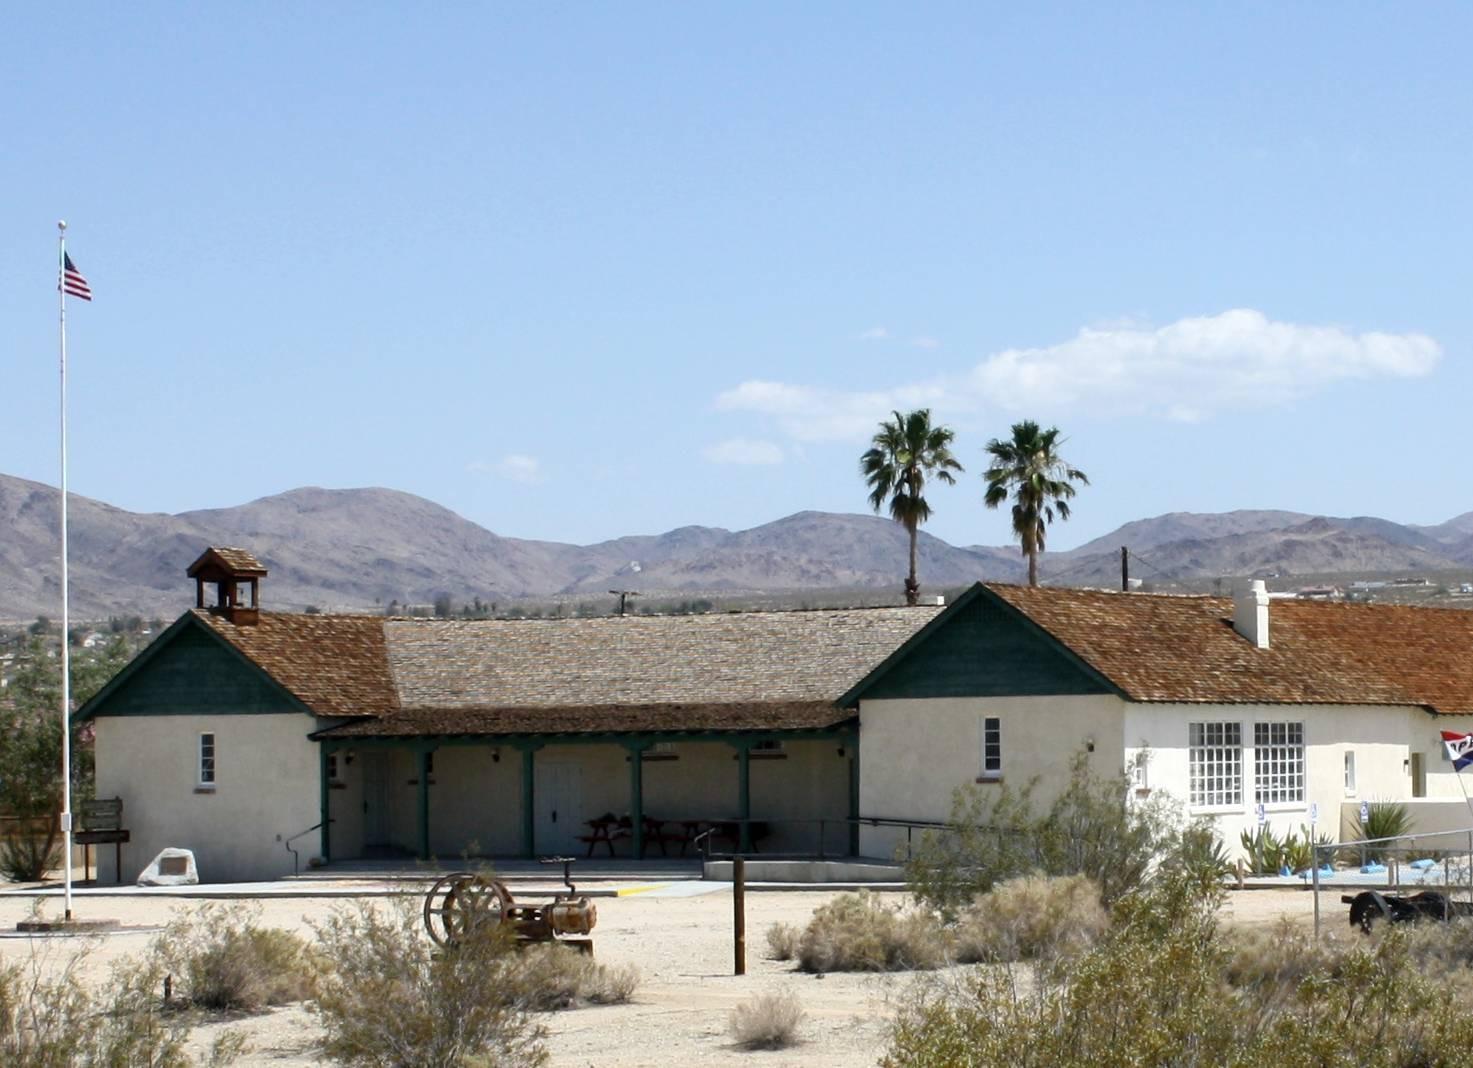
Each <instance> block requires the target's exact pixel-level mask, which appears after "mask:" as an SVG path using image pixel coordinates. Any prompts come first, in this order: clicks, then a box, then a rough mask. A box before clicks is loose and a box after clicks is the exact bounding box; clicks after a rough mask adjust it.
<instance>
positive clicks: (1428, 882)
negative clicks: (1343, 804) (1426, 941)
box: [1310, 828, 1473, 936]
mask: <svg viewBox="0 0 1473 1068" xmlns="http://www.w3.org/2000/svg"><path fill="white" fill-rule="evenodd" d="M1336 860H1339V861H1340V863H1342V864H1352V865H1357V866H1358V867H1357V869H1356V870H1354V871H1351V872H1339V871H1337V872H1334V874H1333V875H1330V876H1325V877H1324V878H1322V877H1321V876H1322V872H1321V866H1322V865H1325V866H1332V865H1333V862H1334V861H1336ZM1368 862H1370V863H1368ZM1371 864H1375V865H1376V866H1377V867H1376V868H1375V869H1373V870H1370V871H1363V870H1361V869H1366V868H1368V867H1371ZM1331 870H1332V871H1333V867H1332V868H1331ZM1327 879H1333V880H1334V882H1335V884H1336V885H1337V886H1338V887H1340V888H1347V887H1354V886H1359V887H1363V888H1365V889H1385V890H1401V889H1410V888H1416V889H1419V890H1425V889H1436V890H1438V891H1439V892H1441V893H1442V894H1443V895H1444V896H1445V897H1446V898H1447V899H1448V900H1450V901H1451V900H1455V899H1457V897H1458V895H1459V894H1466V895H1467V900H1468V901H1469V902H1473V828H1469V829H1458V830H1447V831H1426V832H1424V833H1421V834H1403V835H1396V836H1394V837H1390V838H1362V839H1357V840H1355V841H1350V842H1340V843H1324V844H1315V845H1314V847H1313V851H1312V854H1311V875H1310V883H1311V886H1312V887H1313V890H1314V933H1315V935H1316V936H1318V935H1319V933H1320V890H1321V889H1322V887H1323V886H1324V883H1325V881H1326V880H1327Z"/></svg>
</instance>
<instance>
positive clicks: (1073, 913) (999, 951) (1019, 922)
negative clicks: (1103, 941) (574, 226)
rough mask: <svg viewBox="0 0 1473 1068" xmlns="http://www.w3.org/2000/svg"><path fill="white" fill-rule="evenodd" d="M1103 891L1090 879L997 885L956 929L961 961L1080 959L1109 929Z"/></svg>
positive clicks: (1034, 878) (1029, 878)
mask: <svg viewBox="0 0 1473 1068" xmlns="http://www.w3.org/2000/svg"><path fill="white" fill-rule="evenodd" d="M1109 922H1110V920H1109V916H1108V915H1107V914H1106V913H1105V907H1104V906H1103V905H1102V904H1100V891H1099V888H1098V887H1096V886H1095V885H1094V883H1093V882H1091V881H1090V879H1089V877H1088V876H1085V875H1065V876H1061V877H1059V878H1053V879H1051V878H1049V877H1047V876H1043V875H1025V876H1023V877H1021V878H1017V879H1009V880H1008V881H1007V882H1002V883H998V884H997V885H996V886H994V887H993V888H992V889H991V890H990V891H988V892H987V893H986V894H983V895H982V896H981V897H979V898H978V899H977V900H976V901H975V902H973V904H972V906H971V907H970V908H968V909H967V910H966V911H965V912H964V913H963V914H962V917H961V920H960V922H959V923H958V924H957V930H956V959H957V960H958V961H959V962H961V963H963V964H969V963H973V962H977V961H1013V960H1029V959H1033V958H1037V957H1056V956H1061V955H1068V954H1074V953H1078V952H1080V951H1082V950H1084V949H1086V948H1088V947H1089V946H1090V945H1092V944H1093V943H1094V942H1095V940H1096V939H1097V938H1098V937H1099V936H1100V934H1101V932H1103V931H1104V930H1105V928H1106V927H1107V926H1109Z"/></svg>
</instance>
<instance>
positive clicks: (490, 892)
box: [424, 872, 512, 947]
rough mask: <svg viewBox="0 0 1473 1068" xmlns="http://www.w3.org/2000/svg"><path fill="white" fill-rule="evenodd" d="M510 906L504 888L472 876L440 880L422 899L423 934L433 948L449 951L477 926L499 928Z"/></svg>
mask: <svg viewBox="0 0 1473 1068" xmlns="http://www.w3.org/2000/svg"><path fill="white" fill-rule="evenodd" d="M511 904H512V896H511V893H510V892H509V891H508V890H507V889H506V887H505V886H504V885H502V884H501V883H499V882H496V881H495V880H493V879H488V878H486V877H485V876H484V875H477V874H475V873H473V872H454V873H452V874H450V875H445V876H442V877H441V878H440V879H439V880H437V881H436V883H435V885H434V886H432V887H430V892H429V893H428V894H426V895H425V905H424V919H425V930H427V931H428V932H429V933H430V938H431V939H432V940H433V941H434V943H435V944H436V945H437V946H447V947H453V946H456V945H458V944H459V943H460V942H461V940H462V939H464V938H465V936H466V935H467V934H468V933H469V932H471V931H473V930H475V929H476V928H477V927H479V926H480V925H481V924H485V923H489V924H499V923H500V922H501V921H502V918H503V917H504V916H505V915H506V910H507V909H508V908H509V907H510V906H511Z"/></svg>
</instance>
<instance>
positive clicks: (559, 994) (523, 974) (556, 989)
mask: <svg viewBox="0 0 1473 1068" xmlns="http://www.w3.org/2000/svg"><path fill="white" fill-rule="evenodd" d="M517 966H518V973H519V974H518V977H517V981H518V983H519V984H520V985H521V986H522V988H523V991H524V993H523V1004H524V1005H525V1007H526V1008H528V1009H531V1010H533V1011H536V1012H552V1011H555V1010H557V1009H571V1008H575V1007H577V1006H579V1005H622V1004H624V1003H625V1002H626V1001H628V1000H629V999H630V998H631V997H633V996H634V990H635V988H636V987H638V986H639V973H638V972H637V971H635V970H634V968H632V967H631V966H629V965H623V966H621V967H617V968H611V967H609V966H608V965H605V964H599V963H598V962H597V961H595V960H594V959H593V958H592V957H591V956H588V955H587V954H584V953H579V952H578V951H577V950H574V949H570V948H569V947H567V946H560V945H557V944H555V943H553V944H548V945H541V946H528V947H526V948H525V949H524V950H522V952H521V954H520V957H519V960H518V961H517Z"/></svg>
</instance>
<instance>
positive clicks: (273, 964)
mask: <svg viewBox="0 0 1473 1068" xmlns="http://www.w3.org/2000/svg"><path fill="white" fill-rule="evenodd" d="M260 920H261V909H260V907H259V906H249V905H229V906H226V905H221V904H219V903H217V902H210V903H208V904H205V905H201V906H200V907H199V908H197V909H194V910H192V911H190V912H188V913H185V914H184V915H182V916H180V917H178V918H177V919H175V920H174V921H173V922H172V923H170V924H169V926H168V927H166V928H165V929H164V932H163V934H162V935H160V936H159V938H158V940H157V942H156V945H155V950H156V952H157V953H158V955H159V958H160V960H161V961H162V963H163V965H164V966H165V967H166V968H167V969H168V970H169V972H170V973H171V974H172V975H173V978H174V993H175V996H176V997H178V998H180V999H181V1000H182V1001H184V1002H187V1003H188V1004H190V1005H193V1006H196V1007H198V1008H202V1009H210V1010H213V1011H217V1012H259V1011H260V1010H262V1009H264V1008H266V1007H267V1006H270V1005H285V1004H288V1003H290V1002H293V1001H302V1000H305V999H306V998H307V997H309V996H310V995H311V993H312V988H313V982H314V980H315V977H316V972H317V961H316V957H315V955H314V953H313V952H312V950H311V949H310V947H309V946H308V945H307V942H306V941H305V940H304V939H303V938H301V936H299V935H297V934H295V933H293V932H291V931H283V930H280V929H277V928H273V927H263V926H261V922H260Z"/></svg>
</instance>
